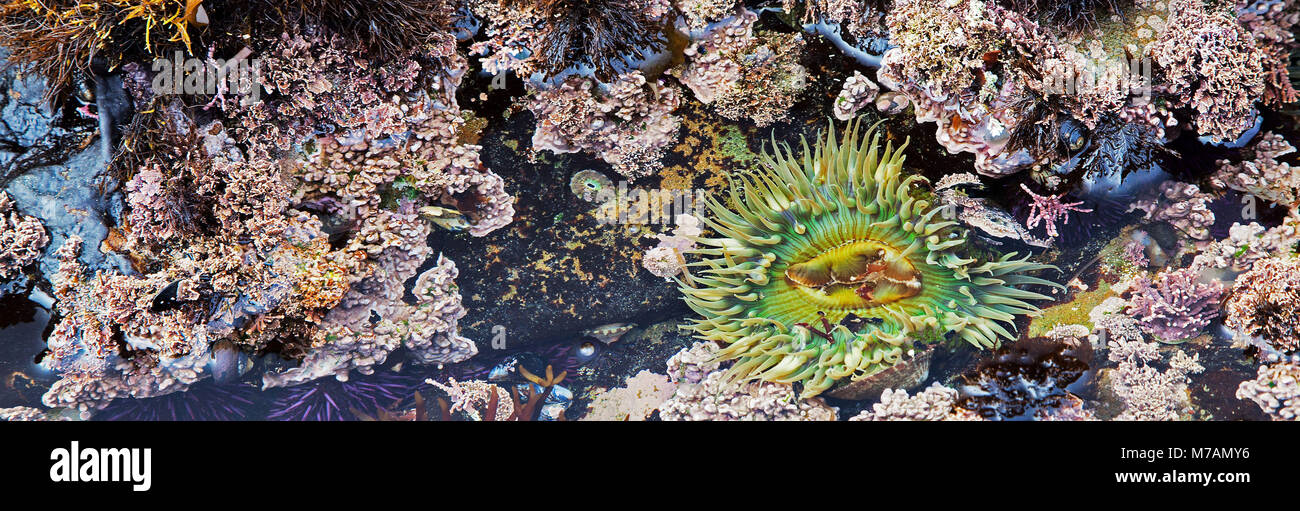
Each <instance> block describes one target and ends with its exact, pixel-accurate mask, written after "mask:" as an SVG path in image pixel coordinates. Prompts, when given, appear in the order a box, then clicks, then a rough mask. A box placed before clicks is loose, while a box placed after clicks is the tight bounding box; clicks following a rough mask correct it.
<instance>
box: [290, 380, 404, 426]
mask: <svg viewBox="0 0 1300 511" xmlns="http://www.w3.org/2000/svg"><path fill="white" fill-rule="evenodd" d="M418 382H419V380H418V379H414V378H410V377H407V376H402V375H398V374H393V373H388V372H383V373H378V374H376V375H374V376H370V377H365V378H354V379H352V380H349V381H338V380H336V379H334V378H322V379H321V380H320V381H318V382H314V383H309V384H305V385H298V386H295V387H290V388H289V389H288V391H287V392H286V393H285V395H284V396H283V397H281V398H279V399H277V400H275V404H274V405H272V412H271V413H270V414H269V415H267V417H266V418H268V419H271V420H282V421H339V420H350V419H353V418H355V417H353V415H352V412H351V410H353V409H356V410H360V411H362V412H367V413H374V412H375V411H376V410H380V409H385V408H386V407H388V406H389V405H391V404H393V402H395V401H398V400H401V399H405V398H407V397H410V396H411V394H412V393H413V392H414V389H415V387H416V386H417V385H418Z"/></svg>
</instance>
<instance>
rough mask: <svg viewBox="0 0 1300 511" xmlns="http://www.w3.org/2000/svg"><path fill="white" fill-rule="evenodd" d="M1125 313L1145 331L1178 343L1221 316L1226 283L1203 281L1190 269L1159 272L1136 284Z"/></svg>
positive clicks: (1202, 329) (1194, 334) (1199, 331)
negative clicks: (1220, 306)
mask: <svg viewBox="0 0 1300 511" xmlns="http://www.w3.org/2000/svg"><path fill="white" fill-rule="evenodd" d="M1131 292H1132V297H1131V298H1130V299H1129V305H1128V307H1127V308H1126V309H1125V311H1124V312H1125V313H1126V314H1128V315H1129V316H1132V317H1133V318H1135V319H1137V320H1138V322H1139V324H1140V325H1141V327H1142V330H1143V331H1144V332H1146V333H1148V334H1151V335H1154V336H1156V337H1157V338H1158V339H1159V340H1161V341H1164V342H1178V341H1182V340H1185V339H1188V338H1191V337H1195V336H1196V335H1197V334H1199V333H1201V332H1202V331H1204V330H1205V327H1206V326H1208V325H1209V324H1210V322H1211V321H1213V320H1214V319H1215V318H1217V317H1219V297H1220V296H1222V295H1223V285H1222V284H1220V283H1219V282H1218V281H1213V282H1211V283H1208V284H1207V283H1203V282H1201V281H1200V278H1199V275H1198V274H1197V273H1196V272H1195V271H1194V270H1191V269H1187V268H1184V269H1181V270H1171V271H1163V272H1160V273H1159V274H1158V275H1156V277H1155V281H1154V282H1152V281H1151V280H1150V279H1147V278H1145V277H1143V278H1140V279H1138V281H1137V283H1136V284H1135V285H1134V286H1133V289H1132V291H1131Z"/></svg>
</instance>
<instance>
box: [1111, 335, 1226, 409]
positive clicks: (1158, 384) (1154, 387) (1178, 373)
mask: <svg viewBox="0 0 1300 511" xmlns="http://www.w3.org/2000/svg"><path fill="white" fill-rule="evenodd" d="M1109 347H1110V354H1109V358H1110V360H1111V361H1112V362H1116V363H1118V365H1117V366H1116V367H1115V368H1114V369H1110V370H1107V371H1106V374H1105V375H1104V376H1103V377H1102V379H1101V380H1102V381H1101V383H1100V385H1101V386H1102V393H1103V399H1104V400H1107V398H1113V399H1114V400H1115V401H1116V404H1117V405H1119V406H1121V407H1122V410H1120V411H1119V414H1118V415H1117V416H1116V417H1115V420H1122V421H1173V420H1186V419H1189V418H1190V417H1191V415H1192V413H1193V412H1194V410H1193V409H1192V406H1191V396H1190V393H1189V391H1188V388H1187V384H1188V383H1189V382H1190V381H1191V379H1190V375H1192V374H1198V373H1200V372H1202V371H1204V370H1205V367H1204V366H1202V365H1201V364H1200V361H1199V359H1200V356H1199V355H1193V356H1190V357H1189V356H1187V354H1186V353H1183V352H1182V351H1177V352H1175V353H1174V354H1173V356H1171V357H1170V358H1169V361H1168V368H1167V369H1165V370H1164V371H1160V370H1159V369H1157V368H1156V367H1155V366H1153V365H1152V363H1153V362H1157V361H1160V360H1161V358H1162V357H1161V356H1160V352H1159V351H1157V345H1156V344H1155V343H1148V342H1143V341H1140V340H1138V341H1128V340H1111V341H1110V343H1109Z"/></svg>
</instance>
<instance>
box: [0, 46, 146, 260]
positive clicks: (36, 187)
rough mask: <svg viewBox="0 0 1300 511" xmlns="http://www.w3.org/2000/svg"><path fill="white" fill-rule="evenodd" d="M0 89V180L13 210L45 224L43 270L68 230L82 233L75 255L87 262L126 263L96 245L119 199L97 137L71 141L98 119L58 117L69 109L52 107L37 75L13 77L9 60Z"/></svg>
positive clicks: (91, 131) (115, 215)
mask: <svg viewBox="0 0 1300 511" xmlns="http://www.w3.org/2000/svg"><path fill="white" fill-rule="evenodd" d="M3 53H4V52H0V54H3ZM0 56H3V55H0ZM0 89H4V90H0V92H2V93H3V94H2V95H0V101H3V106H0V115H2V116H3V117H2V120H3V122H0V164H3V167H0V186H3V188H4V190H5V191H8V192H9V195H10V196H11V197H12V198H13V200H14V204H15V206H16V207H17V209H18V211H19V212H21V213H22V214H25V215H31V216H34V217H36V218H39V219H40V220H41V223H43V224H44V225H45V228H46V229H47V230H48V231H49V234H50V243H49V245H47V246H46V248H45V253H44V255H43V256H42V258H41V260H40V270H41V272H42V273H43V274H45V275H47V276H48V275H49V274H50V273H52V272H54V271H55V270H57V269H58V258H57V257H55V256H54V251H56V250H58V249H59V247H61V246H63V243H64V242H65V241H67V239H68V237H69V236H71V235H73V234H76V235H79V236H81V237H82V238H83V239H84V240H85V242H86V243H85V249H84V250H83V251H82V255H81V260H82V262H84V263H86V264H87V265H89V266H90V267H91V268H95V269H98V268H106V267H109V266H116V267H119V268H123V269H126V270H127V271H129V267H130V266H129V264H126V261H124V260H119V259H120V258H114V260H112V261H106V260H105V257H104V254H103V253H102V252H101V251H100V249H99V244H100V243H101V242H102V241H103V240H104V239H105V238H106V237H107V236H108V229H109V227H108V226H109V225H110V224H116V221H115V220H112V219H115V218H120V217H121V211H122V207H123V206H122V199H121V195H120V194H118V193H113V190H115V189H116V188H117V183H116V182H115V181H114V180H112V179H111V178H109V177H107V172H106V170H107V163H106V161H105V159H104V157H103V155H102V154H101V152H100V147H99V145H98V144H90V143H85V144H78V143H77V142H78V141H82V142H87V141H89V140H90V138H89V137H92V136H94V133H95V132H96V128H95V127H94V126H95V125H96V124H95V123H94V122H93V121H89V120H88V119H81V120H77V119H64V118H63V113H64V112H66V111H67V110H57V111H56V110H53V109H51V108H50V106H49V105H47V104H45V103H44V102H43V101H42V99H41V97H42V95H43V94H44V93H45V85H44V82H43V81H42V80H41V79H40V78H38V77H35V76H30V75H29V76H26V77H23V78H19V77H18V75H17V73H15V72H14V70H13V69H12V68H10V69H8V70H6V71H5V72H4V73H3V75H0ZM116 93H119V94H125V92H124V91H121V90H120V89H119V90H118V91H116Z"/></svg>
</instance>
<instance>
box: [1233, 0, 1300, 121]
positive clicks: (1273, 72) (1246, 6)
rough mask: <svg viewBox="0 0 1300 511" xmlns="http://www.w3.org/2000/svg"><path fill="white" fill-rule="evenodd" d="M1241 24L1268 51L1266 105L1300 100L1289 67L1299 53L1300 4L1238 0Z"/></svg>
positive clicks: (1265, 88)
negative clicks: (1296, 52)
mask: <svg viewBox="0 0 1300 511" xmlns="http://www.w3.org/2000/svg"><path fill="white" fill-rule="evenodd" d="M1237 21H1238V22H1240V23H1241V25H1242V26H1244V27H1246V30H1247V31H1249V32H1250V34H1251V35H1252V36H1254V37H1255V45H1256V46H1257V47H1259V49H1260V51H1262V52H1264V54H1265V55H1266V58H1265V59H1264V97H1263V100H1264V102H1265V103H1267V104H1269V105H1272V106H1281V105H1285V104H1287V103H1294V102H1296V100H1300V93H1297V92H1296V90H1295V86H1294V85H1293V84H1292V83H1291V77H1290V72H1289V71H1288V70H1287V64H1288V63H1289V62H1290V60H1291V53H1292V52H1293V51H1295V50H1296V48H1297V44H1296V38H1295V31H1294V30H1295V27H1296V25H1297V24H1300V4H1297V3H1296V2H1294V1H1289V0H1238V2H1237Z"/></svg>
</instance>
